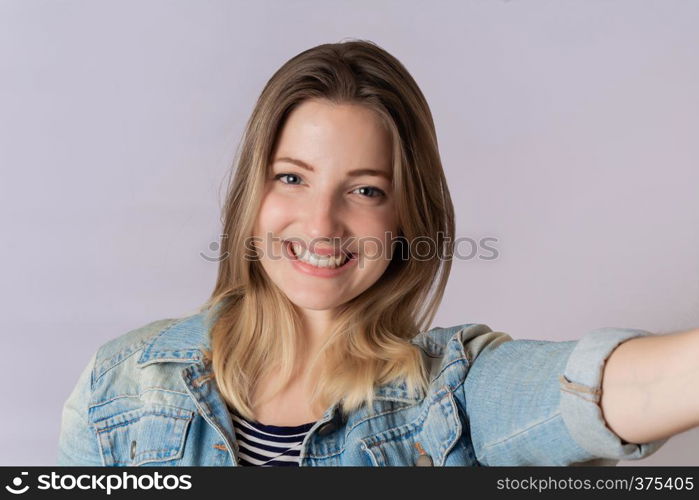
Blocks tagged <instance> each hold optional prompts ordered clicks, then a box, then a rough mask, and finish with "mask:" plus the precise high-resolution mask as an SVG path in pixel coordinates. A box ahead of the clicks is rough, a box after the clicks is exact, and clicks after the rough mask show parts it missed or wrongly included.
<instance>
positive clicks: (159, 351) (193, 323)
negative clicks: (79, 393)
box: [137, 312, 420, 404]
mask: <svg viewBox="0 0 699 500" xmlns="http://www.w3.org/2000/svg"><path fill="white" fill-rule="evenodd" d="M211 321H212V318H211V316H207V314H206V312H201V313H198V314H195V315H193V316H188V317H186V318H184V319H178V320H175V321H174V322H173V323H171V324H170V325H169V326H167V327H166V328H165V329H163V330H162V331H161V332H159V333H158V334H157V335H155V336H154V337H153V338H151V339H149V340H148V341H147V342H146V344H145V347H144V349H143V353H142V354H141V357H140V358H139V359H138V362H137V364H138V366H139V367H143V366H147V365H150V364H153V363H165V362H168V363H198V362H201V361H202V360H203V358H204V354H203V351H204V350H210V349H211V338H210V336H209V331H210V327H211ZM374 394H375V397H376V398H377V399H383V400H388V401H395V402H400V403H408V404H411V403H414V402H416V401H418V400H419V399H420V396H419V395H415V394H413V393H411V392H410V391H408V388H407V386H406V384H405V383H403V382H400V383H399V382H392V383H389V384H384V385H381V386H379V387H377V388H376V389H375V391H374Z"/></svg>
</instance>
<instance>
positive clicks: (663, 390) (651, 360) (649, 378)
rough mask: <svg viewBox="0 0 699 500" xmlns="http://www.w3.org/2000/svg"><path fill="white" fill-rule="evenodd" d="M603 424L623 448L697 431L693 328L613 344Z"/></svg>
mask: <svg viewBox="0 0 699 500" xmlns="http://www.w3.org/2000/svg"><path fill="white" fill-rule="evenodd" d="M601 407H602V412H603V415H604V419H605V421H606V423H607V425H608V426H609V428H611V429H612V430H613V431H614V432H615V433H616V434H617V435H618V436H619V437H621V438H622V439H624V440H625V441H626V442H629V443H645V442H648V441H653V440H656V439H663V438H667V437H670V436H673V435H675V434H678V433H680V432H683V431H685V430H687V429H690V428H692V427H695V426H699V329H696V330H690V331H686V332H679V333H673V334H667V335H654V336H650V337H638V338H633V339H631V340H627V341H626V342H624V343H622V344H621V345H619V346H618V347H617V348H616V349H615V350H614V351H613V352H612V354H611V355H610V356H609V359H608V360H607V363H606V366H605V369H604V374H603V379H602V399H601Z"/></svg>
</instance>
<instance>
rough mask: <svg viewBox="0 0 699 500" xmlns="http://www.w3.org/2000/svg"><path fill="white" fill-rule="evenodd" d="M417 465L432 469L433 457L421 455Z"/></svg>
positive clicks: (416, 462)
mask: <svg viewBox="0 0 699 500" xmlns="http://www.w3.org/2000/svg"><path fill="white" fill-rule="evenodd" d="M415 465H417V466H418V467H432V465H433V464H432V457H431V456H429V455H427V454H425V455H420V456H419V457H417V460H416V461H415Z"/></svg>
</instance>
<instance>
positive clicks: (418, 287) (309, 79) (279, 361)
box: [200, 40, 454, 419]
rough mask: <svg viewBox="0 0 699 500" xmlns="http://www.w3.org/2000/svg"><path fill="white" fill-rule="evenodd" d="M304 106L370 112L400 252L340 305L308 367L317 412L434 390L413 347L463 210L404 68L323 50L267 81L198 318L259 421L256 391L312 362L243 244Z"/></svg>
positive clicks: (354, 45)
mask: <svg viewBox="0 0 699 500" xmlns="http://www.w3.org/2000/svg"><path fill="white" fill-rule="evenodd" d="M306 99H327V100H329V101H331V102H333V103H338V104H340V103H348V104H357V105H361V106H366V107H367V108H369V109H371V110H373V111H375V112H376V113H377V114H378V116H379V117H380V118H381V119H382V121H383V122H384V124H385V125H386V126H387V127H388V130H389V131H390V132H391V136H392V142H393V149H392V150H393V186H392V188H393V193H392V195H393V196H394V197H395V207H396V210H397V216H398V227H399V236H400V241H399V243H400V248H399V249H398V251H394V252H393V257H392V260H391V262H390V263H389V265H388V268H387V269H386V271H385V272H384V274H383V275H382V276H381V278H380V279H379V280H378V281H377V282H376V283H374V284H373V285H372V286H371V287H369V288H368V289H367V290H365V291H364V292H363V293H361V294H360V295H359V296H357V297H355V298H354V299H352V300H350V301H349V302H347V303H345V304H343V305H342V306H340V307H339V308H338V309H337V311H336V315H335V316H334V326H333V328H332V330H331V331H330V332H328V335H327V340H326V341H325V343H324V344H323V346H322V348H321V350H320V352H319V353H318V355H317V356H316V357H315V358H314V361H313V362H312V363H311V364H310V366H309V367H308V368H309V369H310V370H313V369H315V368H318V369H319V370H320V371H319V372H318V373H319V374H320V376H318V377H317V378H316V379H315V380H316V381H317V382H316V384H315V388H314V390H313V394H312V400H311V402H310V404H311V405H320V406H321V407H323V408H327V407H329V406H330V405H332V404H334V403H336V402H337V403H340V407H341V410H342V411H345V412H347V413H348V412H351V411H354V410H356V409H358V408H359V407H361V406H362V405H363V404H368V405H371V403H372V401H373V397H374V390H375V388H376V386H378V385H381V384H384V383H388V382H394V381H395V382H402V383H405V384H406V387H407V389H408V391H411V392H413V393H415V394H416V395H419V394H424V392H425V391H426V388H427V386H428V384H429V381H428V380H427V374H426V367H425V366H424V363H423V361H422V356H421V354H420V351H419V349H418V348H417V347H416V346H415V345H413V344H412V343H411V342H410V340H411V339H412V338H413V337H414V336H415V335H416V334H417V333H419V332H420V331H423V330H425V329H427V328H428V327H429V325H430V324H431V322H432V320H433V318H434V315H435V314H436V312H437V308H438V306H439V303H440V302H441V299H442V295H443V293H444V289H445V287H446V283H447V279H448V277H449V271H450V269H451V257H452V255H453V249H454V242H453V234H454V209H453V205H452V201H451V197H450V195H449V191H448V189H447V183H446V178H445V176H444V172H443V170H442V164H441V160H440V157H439V151H438V147H437V137H436V132H435V127H434V122H433V120H432V115H431V112H430V109H429V106H428V104H427V101H426V100H425V97H424V96H423V94H422V92H421V91H420V89H419V88H418V86H417V84H416V83H415V81H414V80H413V78H412V77H411V75H410V74H409V73H408V71H407V70H406V69H405V67H404V66H403V65H402V64H401V63H400V62H399V61H398V60H397V59H396V58H395V57H393V56H392V55H391V54H389V53H388V52H386V51H385V50H384V49H382V48H381V47H379V46H378V45H376V44H375V43H373V42H370V41H365V40H351V41H347V42H341V43H332V44H323V45H319V46H317V47H313V48H311V49H308V50H306V51H304V52H301V53H300V54H298V55H296V56H295V57H293V58H291V59H290V60H289V61H287V62H286V63H285V64H284V65H283V66H282V67H281V68H279V70H277V72H276V73H274V75H273V76H272V77H271V78H270V80H269V81H268V82H267V84H266V85H265V87H264V89H263V90H262V93H261V94H260V96H259V98H258V100H257V103H256V105H255V108H254V110H253V112H252V115H251V116H250V119H249V120H248V122H247V125H246V129H245V132H244V134H243V138H242V140H241V144H240V146H239V149H238V152H237V153H236V158H235V161H234V168H233V169H232V172H233V171H234V172H235V175H234V176H232V180H231V181H230V184H229V188H228V194H227V198H226V202H225V206H224V208H223V213H222V223H223V229H224V231H223V233H224V235H226V238H225V239H224V241H223V243H222V246H221V257H222V258H221V260H220V263H219V269H218V278H217V281H216V286H215V288H214V290H213V293H212V294H211V296H210V298H209V299H208V300H207V302H206V303H205V304H204V305H203V306H202V307H201V308H200V311H204V310H207V309H208V310H210V313H211V314H213V312H214V310H215V311H216V314H215V316H214V318H213V321H212V323H211V324H212V326H211V351H210V352H207V353H205V354H206V355H207V356H208V357H210V360H211V363H212V367H213V371H214V376H215V381H216V384H217V385H218V388H219V390H220V392H221V394H222V396H223V398H224V399H225V400H226V402H227V403H228V404H229V405H230V406H231V407H232V408H235V410H236V411H237V412H239V413H240V414H241V415H242V416H244V417H245V418H248V419H254V412H253V408H254V406H255V405H256V404H258V402H253V401H252V400H251V397H252V395H253V393H254V389H255V384H256V381H258V380H260V379H261V377H262V376H264V375H265V374H267V373H270V371H271V370H274V372H275V373H276V374H279V375H280V380H281V382H280V383H279V384H278V385H277V386H276V392H274V395H276V394H278V392H279V391H281V390H283V388H284V387H285V386H286V384H287V383H288V382H290V381H291V380H292V378H293V377H294V375H296V374H297V370H298V367H297V366H295V361H296V360H297V359H298V358H299V356H298V354H299V353H300V352H303V349H304V340H303V338H301V337H302V336H301V335H299V332H300V331H301V329H300V325H301V319H300V317H299V316H298V313H297V311H296V309H295V306H294V304H293V303H292V302H291V301H290V300H289V299H288V298H287V297H286V296H285V294H284V293H283V292H282V291H281V290H280V289H279V288H278V287H277V286H275V285H274V283H272V282H271V281H270V280H269V279H268V278H267V276H266V274H265V272H264V270H263V269H262V267H261V264H260V262H258V261H257V259H256V258H255V254H250V253H249V251H250V249H249V248H248V246H247V245H246V241H248V238H249V237H251V235H252V231H253V225H254V222H255V220H256V218H257V213H258V209H259V207H260V203H261V198H262V193H263V189H264V185H265V179H266V173H267V168H268V165H269V162H270V160H271V155H272V153H273V149H274V146H275V144H276V140H277V138H278V136H279V133H280V131H281V129H282V127H283V126H284V123H285V119H286V118H287V117H288V116H289V114H290V112H291V111H292V110H293V109H295V107H297V106H298V105H299V104H300V103H302V102H303V101H304V100H306ZM415 238H420V239H424V238H429V239H430V241H432V242H435V244H436V249H437V252H436V254H434V255H432V256H431V258H428V259H415V258H413V256H412V255H409V256H408V258H405V250H406V248H407V247H406V245H409V244H410V243H409V242H411V241H414V240H415Z"/></svg>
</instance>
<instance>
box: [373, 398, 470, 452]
mask: <svg viewBox="0 0 699 500" xmlns="http://www.w3.org/2000/svg"><path fill="white" fill-rule="evenodd" d="M461 432H462V424H461V419H460V418H459V414H458V410H457V408H456V402H455V401H454V396H453V395H452V393H451V391H449V390H448V389H447V388H446V387H443V388H442V389H441V390H440V391H438V392H437V393H436V394H434V395H433V396H432V397H431V398H430V401H429V402H428V403H427V404H425V407H424V409H423V411H421V412H420V414H419V415H418V417H417V418H416V419H414V420H413V421H411V422H408V423H406V424H404V425H401V426H397V427H392V428H389V429H387V430H384V431H381V432H379V433H378V434H374V435H371V436H369V437H366V438H363V439H362V440H361V441H362V447H363V448H364V449H365V450H366V452H367V453H369V455H370V457H371V459H372V462H373V463H374V464H375V465H378V466H413V465H418V466H422V465H434V466H442V465H445V462H446V459H447V455H448V454H449V452H450V451H451V450H452V449H453V448H454V446H455V445H456V444H457V442H458V440H459V437H460V436H461Z"/></svg>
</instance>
